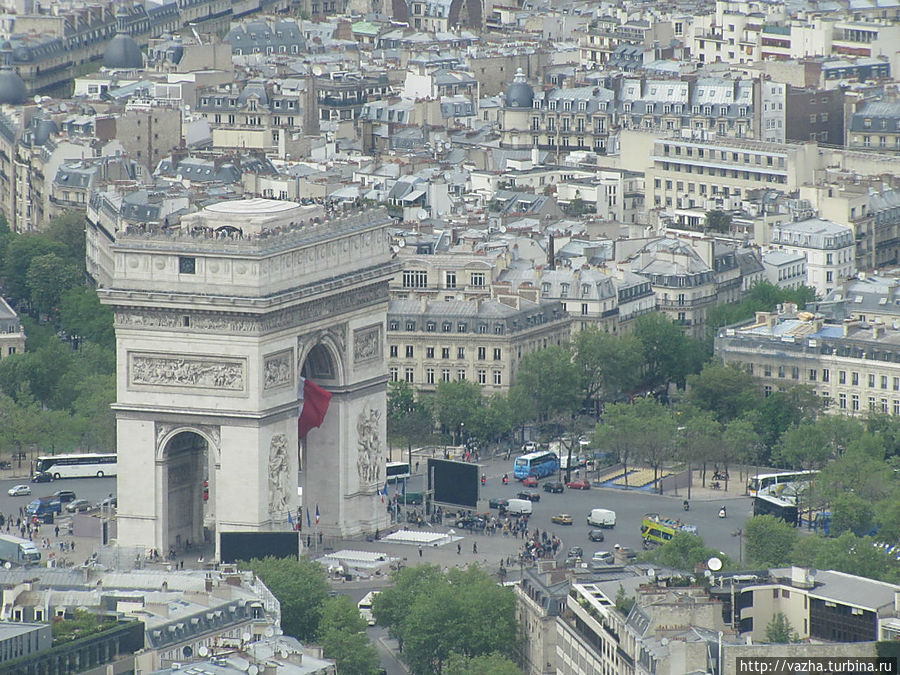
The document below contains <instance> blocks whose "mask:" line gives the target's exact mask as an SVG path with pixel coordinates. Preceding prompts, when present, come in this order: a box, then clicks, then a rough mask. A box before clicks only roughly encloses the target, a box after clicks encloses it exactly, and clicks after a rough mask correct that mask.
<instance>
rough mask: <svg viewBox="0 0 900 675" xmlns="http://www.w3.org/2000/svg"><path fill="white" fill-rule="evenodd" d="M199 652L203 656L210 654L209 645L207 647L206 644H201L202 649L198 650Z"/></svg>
mask: <svg viewBox="0 0 900 675" xmlns="http://www.w3.org/2000/svg"><path fill="white" fill-rule="evenodd" d="M197 653H198V654H199V655H200V656H203V657H206V656H209V647H207V646H206V645H200V649H198V650H197Z"/></svg>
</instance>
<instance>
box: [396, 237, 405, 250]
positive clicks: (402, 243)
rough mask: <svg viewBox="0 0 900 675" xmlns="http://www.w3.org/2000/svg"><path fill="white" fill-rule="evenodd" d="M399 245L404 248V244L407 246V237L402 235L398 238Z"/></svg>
mask: <svg viewBox="0 0 900 675" xmlns="http://www.w3.org/2000/svg"><path fill="white" fill-rule="evenodd" d="M397 246H399V247H400V248H403V247H404V246H406V239H404V238H403V237H400V238H399V239H398V240H397Z"/></svg>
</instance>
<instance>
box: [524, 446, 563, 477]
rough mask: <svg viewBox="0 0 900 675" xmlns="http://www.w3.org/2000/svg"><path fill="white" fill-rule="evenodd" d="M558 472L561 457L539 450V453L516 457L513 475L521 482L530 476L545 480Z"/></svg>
mask: <svg viewBox="0 0 900 675" xmlns="http://www.w3.org/2000/svg"><path fill="white" fill-rule="evenodd" d="M557 471H559V457H557V456H556V453H555V452H550V451H549V450H539V451H538V452H529V453H528V454H527V455H520V456H519V457H516V463H515V465H514V468H513V475H514V476H515V477H516V478H518V479H519V480H524V479H525V478H528V476H534V477H536V478H543V477H544V476H549V475H551V474H554V473H556V472H557Z"/></svg>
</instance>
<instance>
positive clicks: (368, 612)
mask: <svg viewBox="0 0 900 675" xmlns="http://www.w3.org/2000/svg"><path fill="white" fill-rule="evenodd" d="M379 593H381V591H369V592H368V593H366V595H365V596H364V597H363V599H362V600H360V601H359V603H358V604H357V605H356V606H357V607H359V615H360V616H361V617H362V618H363V619H364V620H365V622H366V624H368V625H369V626H374V625H375V615H374V614H372V603H373V602H374V601H375V596H376V595H378V594H379Z"/></svg>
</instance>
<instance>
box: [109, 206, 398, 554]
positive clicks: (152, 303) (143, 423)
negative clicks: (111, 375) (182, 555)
mask: <svg viewBox="0 0 900 675" xmlns="http://www.w3.org/2000/svg"><path fill="white" fill-rule="evenodd" d="M284 205H285V203H284V202H267V201H266V200H249V201H238V202H234V203H232V208H231V210H229V207H228V206H227V204H226V205H224V206H222V205H217V206H215V207H214V208H213V210H212V211H210V212H201V214H200V217H199V219H200V220H205V221H206V222H213V221H218V222H219V223H220V224H221V225H225V226H227V225H228V221H232V222H233V221H234V220H237V219H240V220H242V221H243V222H244V223H246V224H250V223H252V222H257V223H259V222H260V220H265V219H266V214H267V213H271V211H272V209H275V210H278V209H282V208H285V206H284ZM293 206H297V205H293ZM390 222H391V221H390V219H389V218H388V216H387V214H386V213H384V212H383V211H379V210H376V211H366V212H360V213H356V214H354V215H351V216H345V217H343V218H339V219H335V220H331V221H328V222H325V223H321V224H319V223H316V222H310V221H306V222H301V221H299V220H295V221H294V225H293V226H291V227H286V228H285V227H281V228H280V229H279V230H273V229H268V228H267V227H266V226H265V225H263V226H261V227H260V229H259V230H258V231H257V230H254V228H252V227H248V228H247V229H248V231H249V230H253V231H255V232H257V233H255V234H247V233H243V234H240V233H236V232H234V230H232V229H231V228H228V229H226V230H225V231H224V232H225V233H227V234H225V235H224V236H223V233H219V232H209V231H206V230H205V229H204V228H201V229H200V230H199V231H198V230H194V231H193V232H190V231H188V230H187V228H185V229H184V230H182V231H181V232H179V233H171V232H170V233H163V232H160V233H152V232H151V233H147V232H136V233H130V232H127V231H126V232H122V233H119V236H118V237H117V241H116V243H115V244H114V245H112V252H113V257H114V261H115V272H114V275H113V280H112V283H111V285H110V287H109V288H104V289H101V290H100V295H101V298H102V301H103V302H104V303H105V304H109V305H112V306H113V307H114V309H115V312H116V340H117V360H118V377H117V382H118V383H117V400H116V403H115V404H114V408H115V410H116V415H117V423H118V451H119V481H118V488H119V512H118V523H119V543H120V544H124V545H142V546H145V547H148V548H156V549H158V550H160V551H166V550H168V549H169V548H172V547H175V548H178V547H180V546H183V545H186V543H187V542H195V541H199V540H201V539H202V538H207V539H211V538H212V537H215V541H216V545H217V549H218V536H217V535H218V534H219V533H221V532H222V531H278V530H287V529H289V527H290V526H289V524H288V513H289V512H293V513H294V514H296V513H297V506H298V504H297V499H298V498H297V489H296V487H297V480H296V476H297V471H298V461H299V462H300V463H301V464H302V468H303V474H302V475H303V479H302V482H303V483H304V485H303V488H304V501H305V505H307V506H308V507H310V508H314V507H318V509H319V512H320V514H321V520H320V524H319V525H318V528H319V531H321V532H323V533H325V534H329V535H353V534H359V533H362V532H373V531H374V530H376V529H378V528H382V529H383V528H384V527H385V525H386V511H385V510H384V508H383V506H382V505H381V502H380V500H379V499H378V488H379V482H380V481H383V479H384V471H383V466H384V452H383V444H384V438H385V415H384V410H385V390H386V378H385V368H384V349H383V344H384V329H385V326H384V322H385V312H386V308H387V279H388V278H389V277H390V276H391V275H392V274H394V273H395V272H396V269H395V266H394V265H392V264H391V262H390V257H389V254H390V252H389V248H388V235H387V226H388V224H389V223H390ZM301 375H304V376H306V377H308V378H310V379H311V380H313V381H314V382H316V383H317V384H319V385H320V386H322V387H323V388H325V389H327V390H328V391H330V392H331V393H332V399H331V403H330V407H329V409H328V413H327V415H326V416H325V419H324V423H323V424H322V426H321V427H320V428H318V429H313V430H312V431H311V432H310V433H309V435H308V436H307V438H306V440H305V442H304V443H303V446H304V447H303V449H302V450H301V451H300V452H299V453H298V450H297V448H298V438H297V414H298V387H299V384H300V376H301ZM204 481H208V489H209V500H208V501H203V499H202V489H203V488H202V485H203V483H204Z"/></svg>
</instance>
